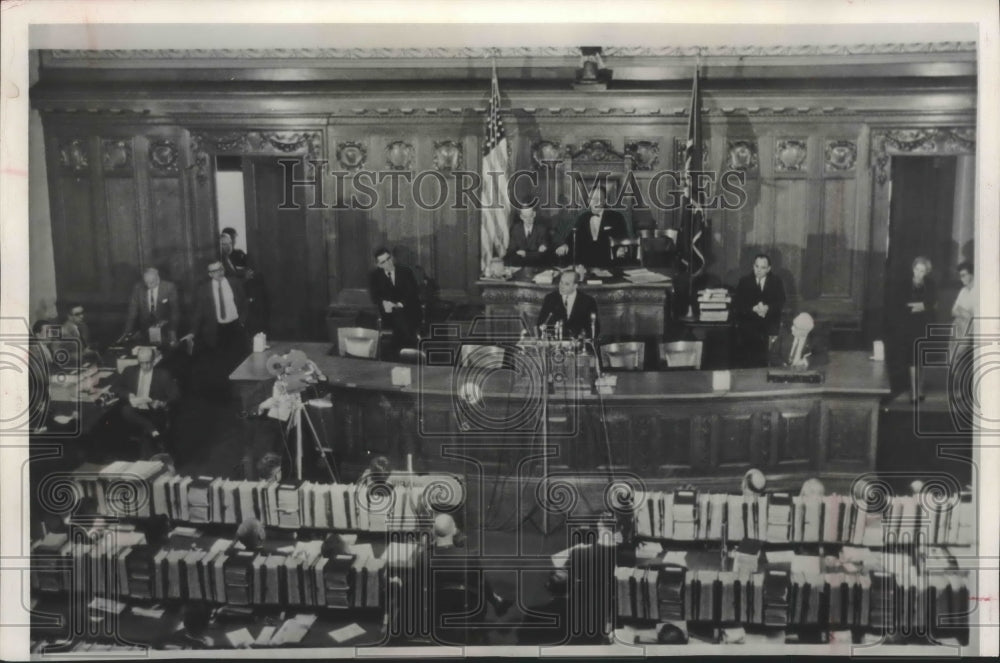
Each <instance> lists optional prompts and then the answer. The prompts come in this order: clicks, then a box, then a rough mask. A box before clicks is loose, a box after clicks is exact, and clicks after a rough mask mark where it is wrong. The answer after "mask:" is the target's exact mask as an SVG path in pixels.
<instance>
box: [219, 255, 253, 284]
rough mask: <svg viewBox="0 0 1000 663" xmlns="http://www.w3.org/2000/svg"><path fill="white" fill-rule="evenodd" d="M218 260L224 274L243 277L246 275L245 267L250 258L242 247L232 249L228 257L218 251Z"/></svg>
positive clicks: (248, 264) (248, 263)
mask: <svg viewBox="0 0 1000 663" xmlns="http://www.w3.org/2000/svg"><path fill="white" fill-rule="evenodd" d="M219 261H220V262H221V263H222V268H223V269H225V270H226V276H230V277H232V276H235V277H239V278H243V277H245V276H246V271H247V267H249V266H250V259H249V258H247V254H246V253H245V252H244V251H243V250H242V249H233V251H232V253H230V254H229V256H228V259H227V258H226V257H224V256H223V255H222V253H219Z"/></svg>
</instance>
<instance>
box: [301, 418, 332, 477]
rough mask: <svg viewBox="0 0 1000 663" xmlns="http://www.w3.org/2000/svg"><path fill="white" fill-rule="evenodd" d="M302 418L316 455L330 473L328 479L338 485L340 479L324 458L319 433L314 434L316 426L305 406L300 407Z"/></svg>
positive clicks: (324, 454) (328, 461)
mask: <svg viewBox="0 0 1000 663" xmlns="http://www.w3.org/2000/svg"><path fill="white" fill-rule="evenodd" d="M302 418H303V419H305V420H306V423H307V424H309V430H310V431H311V432H312V436H313V442H314V443H315V445H316V453H318V454H319V457H320V458H322V459H323V464H324V465H326V469H327V471H328V472H329V473H330V478H332V479H333V481H334V483H340V477H339V476H338V475H337V470H336V468H335V467H334V466H333V464H332V463H331V461H330V459H328V458H327V457H326V452H325V451H324V450H323V444H322V442H320V439H319V433H317V432H316V426H314V425H313V422H312V417H310V416H309V413H308V412H306V409H305V406H304V405H303V406H302Z"/></svg>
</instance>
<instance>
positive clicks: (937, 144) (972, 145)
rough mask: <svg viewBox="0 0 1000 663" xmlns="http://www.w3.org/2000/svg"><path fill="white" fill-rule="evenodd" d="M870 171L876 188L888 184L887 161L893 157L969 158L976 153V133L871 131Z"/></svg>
mask: <svg viewBox="0 0 1000 663" xmlns="http://www.w3.org/2000/svg"><path fill="white" fill-rule="evenodd" d="M871 150H872V152H871V153H872V160H871V161H872V168H874V169H875V181H876V182H878V184H879V186H881V185H884V184H885V183H886V182H887V181H888V180H889V158H890V157H891V156H892V155H894V154H938V155H945V154H971V153H973V152H975V151H976V129H975V127H972V126H966V127H926V128H895V129H873V130H872V148H871Z"/></svg>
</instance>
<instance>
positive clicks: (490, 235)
mask: <svg viewBox="0 0 1000 663" xmlns="http://www.w3.org/2000/svg"><path fill="white" fill-rule="evenodd" d="M507 165H508V158H507V134H506V133H505V132H504V129H503V119H502V118H501V117H500V86H499V85H498V84H497V66H496V63H495V62H494V63H493V91H492V94H491V95H490V103H489V107H487V109H486V141H485V143H484V144H483V180H482V202H483V208H482V213H483V214H482V226H481V228H480V233H479V238H480V244H481V246H480V262H481V266H482V270H483V273H484V274H485V273H486V271H487V267H489V264H490V260H492V259H493V258H496V257H499V258H502V257H503V256H504V254H505V253H506V252H507V242H508V240H509V235H508V229H507V217H508V215H509V210H510V200H509V199H508V196H507Z"/></svg>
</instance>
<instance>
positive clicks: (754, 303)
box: [736, 253, 785, 367]
mask: <svg viewBox="0 0 1000 663" xmlns="http://www.w3.org/2000/svg"><path fill="white" fill-rule="evenodd" d="M784 305H785V286H784V285H783V284H782V283H781V279H779V278H778V277H777V276H775V275H774V274H772V273H771V258H770V257H768V256H767V254H764V253H760V254H758V255H757V256H756V257H755V258H754V260H753V274H750V275H748V276H744V277H743V278H741V279H740V282H739V285H737V286H736V324H737V329H738V332H739V340H740V346H741V348H740V352H741V356H742V359H743V365H744V366H747V367H760V366H767V352H768V347H769V345H770V339H771V337H772V336H777V335H778V329H779V327H780V325H781V308H782V307H783V306H784Z"/></svg>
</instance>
